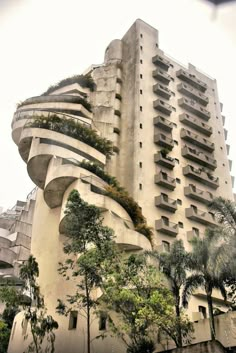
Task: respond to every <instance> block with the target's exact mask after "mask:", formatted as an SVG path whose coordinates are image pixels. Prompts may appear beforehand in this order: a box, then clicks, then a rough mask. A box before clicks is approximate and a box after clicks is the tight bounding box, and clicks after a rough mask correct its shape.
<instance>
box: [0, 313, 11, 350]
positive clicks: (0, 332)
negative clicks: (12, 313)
mask: <svg viewBox="0 0 236 353" xmlns="http://www.w3.org/2000/svg"><path fill="white" fill-rule="evenodd" d="M10 334H11V330H10V329H9V327H8V325H7V324H6V323H5V322H4V321H2V320H0V353H6V352H7V347H8V342H9V338H10Z"/></svg>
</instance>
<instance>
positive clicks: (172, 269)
mask: <svg viewBox="0 0 236 353" xmlns="http://www.w3.org/2000/svg"><path fill="white" fill-rule="evenodd" d="M148 255H149V256H151V257H152V258H155V259H156V260H158V261H159V268H160V270H161V272H163V273H164V275H165V276H166V278H167V279H168V282H169V284H170V290H171V292H172V294H173V296H174V299H175V314H176V317H177V318H179V319H180V316H181V296H180V292H181V288H182V287H183V285H184V284H185V281H186V269H187V267H188V266H187V264H188V253H187V252H186V251H185V249H184V245H183V242H182V240H175V241H174V242H173V243H172V244H171V246H170V251H169V252H163V253H161V254H159V253H158V252H157V251H153V252H148ZM178 331H179V332H178V347H182V345H183V342H182V332H181V325H179V328H178Z"/></svg>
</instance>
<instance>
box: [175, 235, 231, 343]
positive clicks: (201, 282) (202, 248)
mask: <svg viewBox="0 0 236 353" xmlns="http://www.w3.org/2000/svg"><path fill="white" fill-rule="evenodd" d="M191 243H192V252H191V253H189V264H188V265H189V270H190V271H191V272H192V274H191V275H190V276H189V277H188V278H187V279H186V283H185V286H184V290H183V294H182V299H183V306H184V307H187V305H188V301H189V298H190V296H191V295H192V293H193V292H194V291H195V290H196V289H197V288H199V287H202V288H203V289H204V291H205V293H206V297H207V304H208V312H209V323H210V331H211V339H212V340H214V339H215V325H214V317H213V303H212V291H213V289H218V290H220V292H221V294H222V297H223V298H224V300H226V298H227V293H226V289H225V285H224V279H225V277H226V276H227V274H226V271H225V267H224V266H222V270H221V266H220V264H221V251H220V249H221V246H220V245H219V243H217V241H216V236H215V233H214V229H213V230H212V229H210V230H207V231H206V234H205V236H204V238H202V239H200V238H197V237H195V238H194V239H193V240H192V241H191ZM218 259H219V265H218V266H216V263H217V262H218Z"/></svg>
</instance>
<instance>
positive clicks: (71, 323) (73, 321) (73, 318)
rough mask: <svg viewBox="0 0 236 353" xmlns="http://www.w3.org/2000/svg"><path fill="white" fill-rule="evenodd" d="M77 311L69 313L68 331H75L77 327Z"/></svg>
mask: <svg viewBox="0 0 236 353" xmlns="http://www.w3.org/2000/svg"><path fill="white" fill-rule="evenodd" d="M77 318H78V311H71V312H70V316H69V328H68V329H69V330H75V329H76V327H77Z"/></svg>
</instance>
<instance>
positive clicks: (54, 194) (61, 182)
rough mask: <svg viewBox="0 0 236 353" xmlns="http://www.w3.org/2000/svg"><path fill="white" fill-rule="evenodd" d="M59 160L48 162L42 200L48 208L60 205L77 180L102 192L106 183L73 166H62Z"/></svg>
mask: <svg viewBox="0 0 236 353" xmlns="http://www.w3.org/2000/svg"><path fill="white" fill-rule="evenodd" d="M64 163H66V162H62V159H61V158H56V159H55V158H53V159H51V161H50V164H49V167H48V173H47V179H46V182H45V187H44V200H45V202H46V203H47V205H48V207H50V208H55V207H59V206H61V204H62V200H63V196H64V193H65V191H66V190H67V188H68V187H69V186H70V185H71V184H72V183H73V182H74V181H75V180H77V179H80V180H81V181H82V182H84V183H87V184H90V185H91V188H92V189H93V190H94V189H96V188H97V190H98V191H99V190H102V189H103V188H104V185H106V183H105V182H104V181H103V180H102V179H100V178H99V177H97V176H96V175H95V174H93V173H91V172H90V171H88V170H86V169H83V168H81V167H79V166H76V165H73V164H69V162H68V164H64Z"/></svg>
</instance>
